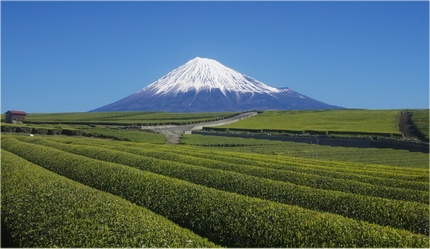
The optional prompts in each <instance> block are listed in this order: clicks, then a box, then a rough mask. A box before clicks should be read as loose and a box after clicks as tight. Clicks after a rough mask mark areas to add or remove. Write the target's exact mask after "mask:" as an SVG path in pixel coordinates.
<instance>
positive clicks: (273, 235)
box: [2, 138, 429, 247]
mask: <svg viewBox="0 0 430 249" xmlns="http://www.w3.org/2000/svg"><path fill="white" fill-rule="evenodd" d="M2 142H3V143H2V146H3V147H4V148H5V149H7V150H8V151H11V152H13V153H15V154H17V155H19V156H22V157H25V158H26V159H28V160H30V161H32V162H34V163H37V164H39V165H41V166H43V167H45V168H47V169H49V170H51V171H54V172H57V173H59V174H62V175H64V176H66V177H68V178H71V179H74V180H76V181H79V182H82V183H84V184H86V185H89V186H92V187H94V188H97V189H100V190H103V191H107V192H111V193H113V194H116V195H119V196H122V197H123V198H126V199H128V200H130V201H132V202H134V203H137V204H139V205H142V206H145V207H147V208H149V209H151V210H153V211H155V212H157V213H159V214H161V215H163V216H165V217H166V218H168V219H170V220H173V221H175V222H176V223H178V224H180V225H182V226H185V227H188V228H190V229H192V230H193V231H195V232H196V233H198V234H200V235H202V236H205V237H207V238H209V239H210V240H212V241H214V242H216V243H218V244H220V245H222V246H229V247H428V246H429V240H428V237H427V236H423V235H418V234H414V233H411V232H408V231H405V230H399V229H394V228H389V227H383V226H378V225H374V224H371V223H368V222H362V221H357V220H354V219H349V218H345V217H342V216H339V215H333V214H329V213H321V212H317V211H311V210H308V209H303V208H300V207H297V206H291V205H285V204H279V203H275V202H271V201H267V200H261V199H257V198H250V197H246V196H243V195H238V194H234V193H229V192H225V191H219V190H216V189H213V188H207V187H203V186H200V185H196V184H192V183H189V182H186V181H181V180H178V179H173V178H169V177H165V176H161V175H158V174H154V173H150V172H145V171H141V170H138V169H133V168H131V167H128V166H123V165H120V164H114V163H109V162H104V161H100V160H95V159H90V158H86V157H83V156H79V155H73V154H70V153H67V152H64V151H60V150H57V149H53V148H49V147H46V146H41V145H35V144H28V143H23V142H19V141H18V140H16V139H13V138H5V139H3V141H2Z"/></svg>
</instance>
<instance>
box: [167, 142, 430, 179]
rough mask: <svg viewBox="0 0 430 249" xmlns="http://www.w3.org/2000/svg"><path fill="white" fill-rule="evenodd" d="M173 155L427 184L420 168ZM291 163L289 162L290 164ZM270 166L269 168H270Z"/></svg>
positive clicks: (202, 152)
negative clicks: (294, 167) (300, 167)
mask: <svg viewBox="0 0 430 249" xmlns="http://www.w3.org/2000/svg"><path fill="white" fill-rule="evenodd" d="M174 152H175V153H180V154H184V155H192V156H196V157H200V158H201V157H203V158H207V159H213V160H217V161H224V162H229V163H235V164H244V165H254V166H260V167H264V168H265V167H271V168H274V169H279V168H284V167H285V166H286V168H289V167H291V163H292V164H293V165H296V166H299V165H303V166H304V167H306V168H315V169H328V170H331V171H338V172H345V173H358V174H362V175H369V176H375V177H384V178H391V179H392V178H394V179H401V180H406V181H414V182H415V181H418V182H428V177H427V176H428V170H425V169H421V168H409V167H408V168H402V167H392V166H385V165H368V164H363V163H350V162H332V161H325V160H315V159H303V158H296V157H286V156H282V159H283V162H282V160H279V161H278V162H277V163H276V164H274V165H273V164H268V163H267V161H269V162H270V161H271V159H270V158H271V157H270V156H268V155H258V156H256V155H253V156H250V153H239V152H225V151H214V150H202V149H191V150H175V151H174ZM290 161H291V162H290ZM270 165H271V166H270Z"/></svg>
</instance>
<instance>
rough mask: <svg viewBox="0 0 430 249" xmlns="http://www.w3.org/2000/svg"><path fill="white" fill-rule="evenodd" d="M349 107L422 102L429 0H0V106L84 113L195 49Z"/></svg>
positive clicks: (187, 57)
mask: <svg viewBox="0 0 430 249" xmlns="http://www.w3.org/2000/svg"><path fill="white" fill-rule="evenodd" d="M196 56H199V57H207V58H212V59H215V60H217V61H219V62H221V63H222V64H224V65H226V66H228V67H230V68H233V69H235V70H237V71H239V72H241V73H244V74H247V75H249V76H251V77H253V78H255V79H257V80H260V81H262V82H264V83H266V84H268V85H271V86H275V87H285V86H288V87H290V88H292V89H293V90H295V91H297V92H300V93H301V94H304V95H307V96H309V97H312V98H315V99H317V100H320V101H323V102H326V103H329V104H333V105H339V106H343V107H347V108H366V109H404V108H428V106H429V3H428V2H426V1H422V2H372V1H370V2H5V1H2V2H1V62H2V64H1V67H2V68H1V70H2V71H1V104H2V105H1V111H2V113H4V112H5V111H7V110H9V109H16V110H24V111H27V112H33V113H34V112H84V111H89V110H92V109H95V108H97V107H100V106H103V105H106V104H109V103H111V102H114V101H116V100H119V99H121V98H124V97H127V96H128V95H130V94H133V93H135V92H137V91H138V90H140V89H141V88H143V87H145V86H147V85H148V84H150V83H152V82H154V81H155V80H157V79H159V78H161V77H162V76H163V75H165V74H166V73H168V72H169V71H171V70H172V69H174V68H176V67H178V66H180V65H182V64H184V63H186V62H187V61H188V60H191V59H193V58H194V57H196Z"/></svg>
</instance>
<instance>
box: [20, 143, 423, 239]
mask: <svg viewBox="0 0 430 249" xmlns="http://www.w3.org/2000/svg"><path fill="white" fill-rule="evenodd" d="M21 139H23V138H21ZM24 140H27V141H32V142H35V143H38V144H42V145H47V146H50V147H54V148H58V149H61V150H64V151H68V152H72V153H76V154H79V155H84V156H88V157H91V158H95V159H99V160H104V161H109V162H115V163H120V164H124V165H129V166H133V167H136V168H140V169H143V170H147V171H151V172H154V173H158V174H162V175H166V176H170V177H175V178H179V179H182V180H186V181H189V182H193V183H196V184H201V185H205V186H207V187H212V188H216V189H220V190H225V191H229V192H236V193H239V194H243V195H248V196H253V197H258V198H262V199H267V200H272V201H276V202H281V203H287V204H292V205H299V206H301V207H305V208H309V209H315V210H319V211H326V212H332V213H337V214H341V215H343V216H348V217H351V218H355V219H361V220H365V221H369V222H373V223H377V224H380V225H389V226H392V227H397V228H403V229H407V230H410V231H413V232H417V233H423V234H426V233H428V230H429V228H428V221H429V220H428V217H427V214H428V205H425V204H420V203H413V202H403V201H394V200H388V199H382V198H374V197H368V196H363V195H353V194H349V193H344V192H339V191H327V190H320V189H315V188H309V187H304V186H298V185H295V184H291V183H288V182H279V181H272V180H269V179H264V178H259V177H254V176H249V175H244V174H238V173H234V172H229V171H227V170H217V169H216V168H219V167H220V165H221V164H223V165H226V166H230V167H234V165H229V164H227V163H223V162H219V161H215V160H207V159H199V158H195V157H190V156H184V155H177V154H172V153H168V152H163V151H161V152H158V151H157V148H154V150H151V149H141V148H140V149H137V148H131V147H118V146H115V148H117V149H119V150H120V151H113V150H110V149H105V148H100V146H97V147H93V146H85V145H68V144H59V143H54V142H50V141H47V140H46V139H43V140H34V139H24ZM122 151H129V152H133V153H137V154H140V155H143V156H138V155H134V154H129V153H124V152H122ZM157 158H158V159H157ZM160 158H162V159H164V160H160ZM180 162H187V163H189V164H185V163H180ZM190 164H194V165H195V166H193V165H190ZM200 166H204V167H200ZM205 167H209V168H205ZM238 167H240V166H238ZM210 168H215V169H210ZM226 168H227V167H225V168H224V169H226ZM423 185H425V186H428V185H427V184H423Z"/></svg>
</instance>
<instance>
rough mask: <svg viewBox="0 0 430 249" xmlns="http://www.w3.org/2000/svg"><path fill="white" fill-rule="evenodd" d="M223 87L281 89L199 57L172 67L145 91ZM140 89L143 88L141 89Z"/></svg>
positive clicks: (259, 90)
mask: <svg viewBox="0 0 430 249" xmlns="http://www.w3.org/2000/svg"><path fill="white" fill-rule="evenodd" d="M215 89H219V90H220V91H221V92H222V93H223V94H224V95H226V94H227V92H234V93H238V94H242V93H267V94H271V93H278V92H280V89H278V88H274V87H271V86H268V85H266V84H264V83H262V82H260V81H258V80H255V79H253V78H252V77H249V76H247V75H244V74H241V73H239V72H237V71H235V70H233V69H231V68H228V67H226V66H224V65H223V64H221V63H219V62H218V61H216V60H212V59H208V58H200V57H196V58H194V59H192V60H190V61H188V62H187V63H185V64H184V65H182V66H180V67H178V68H176V69H174V70H172V71H170V72H169V73H168V74H166V75H165V76H163V77H161V78H160V79H159V80H157V81H155V82H153V83H152V84H150V85H148V86H147V87H145V88H143V89H142V90H141V91H151V92H153V93H154V94H163V95H164V94H175V95H176V94H178V93H185V92H188V91H192V90H194V91H196V93H198V92H200V91H204V90H206V91H211V90H215ZM141 91H140V92H141Z"/></svg>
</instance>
